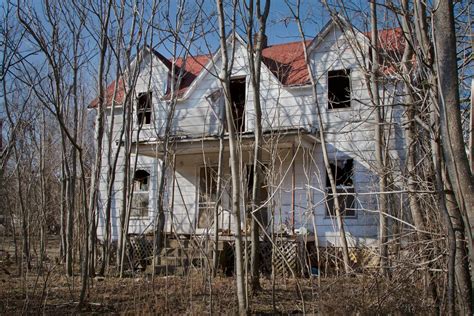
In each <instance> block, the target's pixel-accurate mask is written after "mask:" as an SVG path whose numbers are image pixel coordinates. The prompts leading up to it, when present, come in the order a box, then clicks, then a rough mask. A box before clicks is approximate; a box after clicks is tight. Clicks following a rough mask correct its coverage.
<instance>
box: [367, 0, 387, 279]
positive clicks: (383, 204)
mask: <svg viewBox="0 0 474 316" xmlns="http://www.w3.org/2000/svg"><path fill="white" fill-rule="evenodd" d="M370 12H371V14H370V16H371V46H372V47H371V51H372V63H371V65H372V67H371V71H370V78H371V89H372V102H373V105H374V107H375V157H376V160H377V169H378V170H377V173H378V176H379V191H380V192H382V194H380V195H379V214H380V215H379V251H380V268H381V271H382V273H383V274H385V275H386V274H387V272H388V270H387V269H388V245H387V242H388V237H387V235H388V219H387V216H386V215H385V214H387V210H388V207H387V205H388V196H387V195H386V194H384V192H385V191H386V190H387V176H386V170H385V163H384V145H385V139H384V128H385V127H384V119H383V107H382V106H381V105H380V96H379V84H378V74H379V54H378V31H377V6H376V3H375V1H371V2H370Z"/></svg>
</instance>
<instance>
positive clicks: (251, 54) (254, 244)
mask: <svg viewBox="0 0 474 316" xmlns="http://www.w3.org/2000/svg"><path fill="white" fill-rule="evenodd" d="M262 9H263V11H262ZM246 10H247V14H248V21H246V25H247V56H248V59H249V68H250V71H249V72H250V79H251V83H252V88H253V95H254V97H253V103H254V110H255V122H254V124H255V127H254V128H255V144H254V156H253V179H249V180H248V181H252V183H253V185H252V203H251V204H252V207H251V211H250V212H251V214H250V218H251V254H250V258H251V265H250V276H251V281H250V287H251V290H252V291H253V292H255V291H258V290H260V289H261V285H260V251H259V250H260V229H259V228H260V225H261V223H258V222H257V221H259V220H260V218H261V216H258V217H257V215H258V214H257V212H260V213H262V212H261V210H260V204H261V202H262V196H261V194H260V192H261V187H262V184H263V176H264V174H263V170H262V169H263V168H262V167H263V165H262V164H263V162H262V145H263V129H262V106H261V104H260V103H261V100H260V78H261V64H262V51H263V49H264V48H265V47H264V45H265V43H266V39H265V37H266V32H265V30H266V22H267V18H268V14H269V12H270V1H268V0H266V1H265V5H264V7H263V8H262V6H261V3H260V0H256V2H255V10H256V12H255V13H256V16H257V20H258V31H257V33H256V34H254V32H253V27H254V14H255V13H254V2H253V0H250V1H249V3H248V4H246Z"/></svg>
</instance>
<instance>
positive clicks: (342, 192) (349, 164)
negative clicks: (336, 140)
mask: <svg viewBox="0 0 474 316" xmlns="http://www.w3.org/2000/svg"><path fill="white" fill-rule="evenodd" d="M330 167H331V173H332V176H333V178H334V180H335V182H336V192H337V194H338V195H337V199H338V201H339V207H340V212H341V215H342V216H347V217H354V216H356V210H355V207H356V203H355V197H354V192H355V191H354V180H353V176H354V160H352V159H347V160H340V161H337V162H333V163H330ZM326 193H327V208H326V215H327V216H336V210H335V205H334V195H333V193H332V189H331V182H330V181H329V176H328V175H326Z"/></svg>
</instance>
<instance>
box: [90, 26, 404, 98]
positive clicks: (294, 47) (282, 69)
mask: <svg viewBox="0 0 474 316" xmlns="http://www.w3.org/2000/svg"><path fill="white" fill-rule="evenodd" d="M365 35H366V36H367V35H368V34H365ZM379 39H380V46H381V47H384V49H385V51H390V52H396V53H400V52H403V49H404V45H405V41H404V39H403V32H402V30H401V29H400V28H394V29H388V30H380V31H379ZM310 43H311V41H309V40H308V41H306V42H305V43H304V45H309V44H310ZM303 47H304V46H303V43H302V42H301V41H298V42H290V43H284V44H277V45H272V46H268V47H267V48H265V49H264V50H263V52H262V55H263V63H264V64H265V65H266V66H267V67H268V68H269V69H270V71H271V72H272V73H273V74H274V75H275V76H276V77H277V78H278V79H279V80H280V82H281V83H282V84H283V85H285V86H296V85H306V84H308V83H309V82H310V80H309V79H310V78H309V74H308V69H307V67H306V62H305V58H304V51H303ZM152 52H153V54H154V55H155V56H157V57H158V58H159V59H160V60H161V61H162V62H163V63H164V64H165V66H166V67H168V68H169V69H170V70H171V66H172V62H173V60H172V59H168V58H166V57H164V56H163V55H161V54H160V53H158V52H157V51H155V50H152ZM210 59H211V55H198V56H192V57H188V58H187V60H186V63H185V65H184V67H185V68H184V73H183V77H182V79H181V84H180V87H179V89H178V91H177V95H178V97H182V96H183V95H184V93H185V92H186V91H187V90H188V88H189V87H190V86H191V84H192V83H193V82H194V80H195V79H196V77H197V76H198V75H199V74H200V73H201V71H203V69H204V67H205V65H206V64H207V63H208V62H209V60H210ZM183 64H184V60H183V58H178V59H177V60H176V64H175V65H176V69H175V73H176V75H178V74H179V73H180V70H181V67H183ZM388 68H392V67H388ZM386 70H388V71H387V72H390V70H393V69H390V70H389V69H386ZM384 72H385V71H384ZM114 87H115V81H114V82H112V83H111V84H110V85H109V86H108V87H107V90H106V104H108V105H109V104H111V101H112V97H113V95H114ZM168 93H169V91H168ZM124 97H125V93H124V86H123V81H122V80H120V81H119V85H118V89H117V93H116V96H115V102H116V103H118V104H121V103H123V101H124ZM97 105H98V99H97V98H96V99H95V100H94V101H92V102H91V104H90V107H96V106H97Z"/></svg>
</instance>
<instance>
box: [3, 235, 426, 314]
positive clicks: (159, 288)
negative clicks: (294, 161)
mask: <svg viewBox="0 0 474 316" xmlns="http://www.w3.org/2000/svg"><path fill="white" fill-rule="evenodd" d="M50 244H51V243H50ZM0 246H1V245H0ZM1 247H3V246H1ZM5 249H9V250H10V251H11V247H8V248H7V247H3V248H0V251H2V254H3V255H2V257H1V258H0V314H5V315H11V314H40V313H41V314H55V315H57V314H58V315H59V314H61V315H62V314H76V313H80V314H171V315H181V314H191V315H204V314H230V315H232V314H236V313H237V300H236V295H235V293H236V291H235V281H234V278H232V277H223V276H220V277H217V278H215V279H212V280H211V281H210V280H209V278H208V277H207V276H206V275H203V274H202V271H200V270H192V271H190V273H189V274H188V275H186V276H168V277H164V276H155V277H153V276H151V275H147V274H144V273H135V274H131V275H128V276H127V277H124V278H119V277H118V276H114V275H109V276H107V277H104V278H99V277H96V278H93V279H91V282H90V284H89V289H88V296H87V300H86V304H85V305H84V306H82V307H81V308H78V299H79V293H80V286H81V283H80V276H79V272H78V271H76V273H75V275H74V276H73V277H70V278H68V277H66V276H65V274H64V265H61V264H59V263H57V261H56V260H49V261H48V262H47V263H46V264H45V268H44V272H43V273H41V274H38V273H37V270H35V269H33V270H32V271H30V272H28V273H27V274H26V276H21V277H20V276H19V274H18V267H17V266H16V265H15V264H14V263H13V262H12V257H11V254H9V255H10V257H9V258H8V256H7V255H6V253H7V252H8V250H5ZM54 251H57V250H54V249H53V250H51V253H54ZM261 281H262V282H261V283H262V290H261V291H259V292H256V293H249V297H250V300H249V309H250V311H251V313H252V314H259V315H261V314H263V315H265V314H268V315H269V314H303V313H306V314H316V313H318V314H330V315H334V314H340V315H342V314H343V315H347V314H362V315H365V314H367V315H371V314H400V315H402V314H403V315H406V314H431V313H432V312H433V306H432V304H431V302H430V301H429V300H427V299H426V294H425V293H423V291H422V290H421V289H420V287H419V286H417V284H414V283H413V280H412V278H411V276H410V275H409V274H400V275H398V276H392V277H391V278H380V277H379V276H378V275H376V274H364V275H362V274H361V275H354V276H351V277H335V276H334V277H327V278H321V279H319V278H312V279H309V278H298V279H293V278H282V277H279V278H276V279H275V280H272V279H270V278H267V277H262V280H261Z"/></svg>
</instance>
